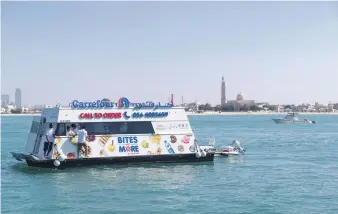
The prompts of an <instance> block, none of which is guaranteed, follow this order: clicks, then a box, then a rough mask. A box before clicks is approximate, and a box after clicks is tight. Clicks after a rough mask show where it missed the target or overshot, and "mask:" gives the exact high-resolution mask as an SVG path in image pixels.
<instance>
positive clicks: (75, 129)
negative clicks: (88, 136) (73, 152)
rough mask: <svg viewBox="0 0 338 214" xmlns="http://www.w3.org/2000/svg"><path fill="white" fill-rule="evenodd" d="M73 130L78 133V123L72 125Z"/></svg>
mask: <svg viewBox="0 0 338 214" xmlns="http://www.w3.org/2000/svg"><path fill="white" fill-rule="evenodd" d="M71 128H72V131H73V132H74V133H75V135H77V132H78V131H79V130H78V128H77V127H76V125H75V124H74V123H73V124H72V125H71Z"/></svg>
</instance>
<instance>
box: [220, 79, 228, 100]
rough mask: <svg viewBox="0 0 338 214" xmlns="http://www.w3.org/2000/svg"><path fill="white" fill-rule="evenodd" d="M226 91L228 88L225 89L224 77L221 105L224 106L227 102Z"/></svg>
mask: <svg viewBox="0 0 338 214" xmlns="http://www.w3.org/2000/svg"><path fill="white" fill-rule="evenodd" d="M225 90H226V87H225V81H224V76H222V86H221V105H222V106H223V105H225V103H226V102H227V99H226V95H225Z"/></svg>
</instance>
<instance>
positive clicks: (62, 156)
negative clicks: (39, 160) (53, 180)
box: [57, 153, 67, 162]
mask: <svg viewBox="0 0 338 214" xmlns="http://www.w3.org/2000/svg"><path fill="white" fill-rule="evenodd" d="M66 158H67V157H66V156H65V155H64V154H63V153H60V155H59V156H58V157H57V159H58V160H59V161H61V162H62V161H64V160H66Z"/></svg>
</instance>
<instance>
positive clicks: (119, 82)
mask: <svg viewBox="0 0 338 214" xmlns="http://www.w3.org/2000/svg"><path fill="white" fill-rule="evenodd" d="M1 60H2V64H1V72H2V73H1V74H2V76H1V93H5V94H9V95H10V96H11V99H14V91H15V88H21V90H22V102H23V104H56V102H57V101H61V102H63V103H68V102H70V101H71V100H82V101H93V100H98V99H101V98H105V97H107V98H110V99H112V100H117V99H118V97H120V96H125V97H128V98H129V100H131V101H135V102H142V101H149V100H154V101H162V102H163V101H168V97H169V96H170V94H171V93H173V94H174V96H175V103H181V97H182V96H183V97H184V102H189V101H195V100H198V101H199V102H201V103H205V102H209V103H211V104H213V105H215V104H220V102H221V98H220V96H221V75H224V78H225V81H226V86H227V92H226V95H227V99H228V100H233V99H235V98H236V95H237V94H238V93H239V92H242V93H243V94H244V95H245V99H250V100H256V101H258V102H270V103H272V104H282V103H283V104H291V103H294V104H300V103H304V102H310V103H313V102H315V101H318V102H321V103H328V102H329V101H331V102H338V87H337V81H338V2H1Z"/></svg>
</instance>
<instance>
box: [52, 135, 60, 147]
mask: <svg viewBox="0 0 338 214" xmlns="http://www.w3.org/2000/svg"><path fill="white" fill-rule="evenodd" d="M60 145H61V137H56V138H55V141H54V146H55V147H60Z"/></svg>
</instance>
